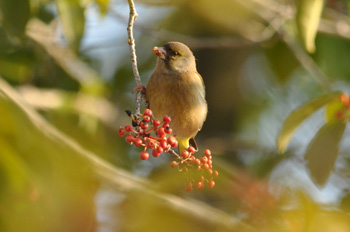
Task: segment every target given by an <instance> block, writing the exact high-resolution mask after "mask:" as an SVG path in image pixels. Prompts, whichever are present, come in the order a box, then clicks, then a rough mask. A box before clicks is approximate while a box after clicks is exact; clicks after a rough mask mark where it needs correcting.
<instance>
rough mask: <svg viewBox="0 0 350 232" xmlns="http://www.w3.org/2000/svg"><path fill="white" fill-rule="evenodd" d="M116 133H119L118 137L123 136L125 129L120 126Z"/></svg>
mask: <svg viewBox="0 0 350 232" xmlns="http://www.w3.org/2000/svg"><path fill="white" fill-rule="evenodd" d="M118 135H119V136H120V137H123V136H124V135H125V130H124V128H122V127H121V128H120V129H119V131H118Z"/></svg>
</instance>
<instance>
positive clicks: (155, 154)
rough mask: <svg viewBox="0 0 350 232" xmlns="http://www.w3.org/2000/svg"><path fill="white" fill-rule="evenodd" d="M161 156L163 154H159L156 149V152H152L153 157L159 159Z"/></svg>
mask: <svg viewBox="0 0 350 232" xmlns="http://www.w3.org/2000/svg"><path fill="white" fill-rule="evenodd" d="M160 154H161V153H159V152H157V150H156V149H154V150H153V151H152V156H153V157H159V156H160Z"/></svg>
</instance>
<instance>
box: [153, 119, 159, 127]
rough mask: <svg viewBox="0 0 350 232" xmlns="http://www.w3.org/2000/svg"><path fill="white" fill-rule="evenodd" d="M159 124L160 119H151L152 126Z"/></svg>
mask: <svg viewBox="0 0 350 232" xmlns="http://www.w3.org/2000/svg"><path fill="white" fill-rule="evenodd" d="M159 125H160V121H159V120H158V119H154V120H153V126H155V127H158V126H159Z"/></svg>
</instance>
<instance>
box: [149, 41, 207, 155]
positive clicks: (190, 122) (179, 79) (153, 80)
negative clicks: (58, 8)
mask: <svg viewBox="0 0 350 232" xmlns="http://www.w3.org/2000/svg"><path fill="white" fill-rule="evenodd" d="M152 51H153V52H154V54H155V55H156V56H157V57H158V58H157V64H156V67H155V69H154V71H153V73H152V75H151V77H150V79H149V81H148V83H147V86H146V88H145V96H146V100H147V101H148V103H149V108H150V109H151V110H152V112H153V114H154V116H155V118H162V117H163V116H164V115H169V116H170V117H171V123H170V127H171V128H172V134H173V135H174V136H175V138H176V139H177V141H178V147H179V152H180V153H181V152H182V151H183V150H186V149H187V148H188V147H189V146H190V145H191V146H193V147H194V148H195V149H196V150H198V148H197V144H196V142H195V140H194V137H195V136H196V135H197V133H198V131H200V130H201V128H202V126H203V123H204V121H205V120H206V117H207V112H208V106H207V102H206V99H205V86H204V82H203V79H202V76H201V75H200V74H199V73H198V72H197V68H196V59H195V57H194V55H193V53H192V51H191V50H190V48H188V47H187V46H186V45H185V44H183V43H180V42H168V43H166V44H165V45H163V46H162V47H154V48H153V49H152Z"/></svg>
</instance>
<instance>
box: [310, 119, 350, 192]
mask: <svg viewBox="0 0 350 232" xmlns="http://www.w3.org/2000/svg"><path fill="white" fill-rule="evenodd" d="M345 126H346V122H345V121H341V120H339V121H331V122H328V123H326V124H325V125H324V126H323V127H322V128H321V129H320V130H319V131H318V132H317V134H316V135H315V137H314V139H313V140H312V142H311V143H310V144H309V146H308V148H307V151H306V154H305V160H306V161H307V167H308V169H309V171H310V175H311V178H312V179H313V181H314V182H315V183H316V184H317V185H320V186H322V185H324V184H325V182H326V181H327V179H328V177H329V175H330V174H331V171H332V170H333V168H334V163H335V160H336V158H337V155H338V146H339V142H340V140H341V138H342V136H343V133H344V129H345Z"/></svg>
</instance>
